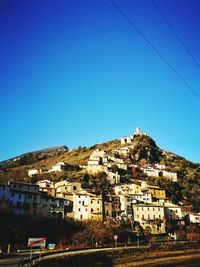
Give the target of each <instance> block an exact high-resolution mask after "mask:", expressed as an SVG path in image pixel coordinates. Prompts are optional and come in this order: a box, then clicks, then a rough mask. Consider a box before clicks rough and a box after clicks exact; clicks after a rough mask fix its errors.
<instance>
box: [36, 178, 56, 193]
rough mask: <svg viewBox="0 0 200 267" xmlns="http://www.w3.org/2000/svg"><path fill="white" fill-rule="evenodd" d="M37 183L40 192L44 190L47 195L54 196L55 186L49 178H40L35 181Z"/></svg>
mask: <svg viewBox="0 0 200 267" xmlns="http://www.w3.org/2000/svg"><path fill="white" fill-rule="evenodd" d="M37 185H38V186H39V190H40V191H41V192H45V193H47V195H49V196H52V197H55V187H54V183H53V182H51V181H50V180H40V181H38V182H37Z"/></svg>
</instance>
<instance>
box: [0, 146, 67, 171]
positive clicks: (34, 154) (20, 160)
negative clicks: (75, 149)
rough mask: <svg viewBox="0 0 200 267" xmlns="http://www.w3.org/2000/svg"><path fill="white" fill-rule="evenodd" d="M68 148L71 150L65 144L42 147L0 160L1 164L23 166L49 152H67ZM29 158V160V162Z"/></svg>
mask: <svg viewBox="0 0 200 267" xmlns="http://www.w3.org/2000/svg"><path fill="white" fill-rule="evenodd" d="M68 150H69V149H68V147H67V146H65V145H64V146H54V147H49V148H44V149H40V150H37V151H31V152H27V153H24V154H21V155H19V156H16V157H13V158H10V159H7V160H4V161H2V162H0V166H7V167H9V165H10V166H13V165H14V166H16V165H17V166H21V165H24V164H26V163H32V162H33V161H35V160H37V159H41V158H43V157H44V156H45V155H47V154H49V153H56V152H67V151H68ZM28 159H29V161H28V162H27V160H28ZM14 166H13V167H14Z"/></svg>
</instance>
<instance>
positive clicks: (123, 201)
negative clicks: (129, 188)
mask: <svg viewBox="0 0 200 267" xmlns="http://www.w3.org/2000/svg"><path fill="white" fill-rule="evenodd" d="M119 199H120V207H121V215H120V220H121V221H124V222H128V221H129V220H131V218H132V216H133V210H132V199H131V197H130V196H129V195H119Z"/></svg>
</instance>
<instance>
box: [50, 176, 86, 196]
mask: <svg viewBox="0 0 200 267" xmlns="http://www.w3.org/2000/svg"><path fill="white" fill-rule="evenodd" d="M81 189H82V188H81V183H79V182H68V181H66V180H64V181H60V182H57V183H55V191H56V197H59V198H64V199H67V200H72V199H73V193H77V192H79V191H81Z"/></svg>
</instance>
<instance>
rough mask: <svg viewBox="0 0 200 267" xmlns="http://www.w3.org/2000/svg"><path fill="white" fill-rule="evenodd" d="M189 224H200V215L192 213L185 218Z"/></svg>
mask: <svg viewBox="0 0 200 267" xmlns="http://www.w3.org/2000/svg"><path fill="white" fill-rule="evenodd" d="M185 221H186V223H187V224H200V213H194V212H191V213H189V214H187V215H186V216H185Z"/></svg>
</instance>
